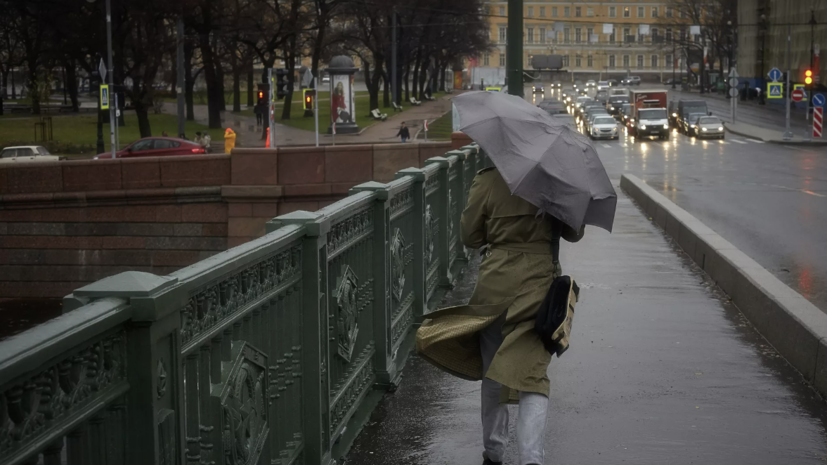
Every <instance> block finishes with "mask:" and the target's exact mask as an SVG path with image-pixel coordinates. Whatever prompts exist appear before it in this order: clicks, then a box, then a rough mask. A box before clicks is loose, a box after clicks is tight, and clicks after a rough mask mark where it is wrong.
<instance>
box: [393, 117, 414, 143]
mask: <svg viewBox="0 0 827 465" xmlns="http://www.w3.org/2000/svg"><path fill="white" fill-rule="evenodd" d="M396 137H401V138H402V142H403V143H405V142H407V141H408V139H410V138H411V131H409V130H408V126H405V122H404V121H403V122H402V126H401V127H400V128H399V132H398V133H396Z"/></svg>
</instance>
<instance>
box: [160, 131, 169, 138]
mask: <svg viewBox="0 0 827 465" xmlns="http://www.w3.org/2000/svg"><path fill="white" fill-rule="evenodd" d="M161 137H169V134H167V132H166V131H163V132H162V133H161Z"/></svg>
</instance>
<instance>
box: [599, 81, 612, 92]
mask: <svg viewBox="0 0 827 465" xmlns="http://www.w3.org/2000/svg"><path fill="white" fill-rule="evenodd" d="M609 87H610V86H609V81H600V82H598V83H597V90H604V89H608V88H609Z"/></svg>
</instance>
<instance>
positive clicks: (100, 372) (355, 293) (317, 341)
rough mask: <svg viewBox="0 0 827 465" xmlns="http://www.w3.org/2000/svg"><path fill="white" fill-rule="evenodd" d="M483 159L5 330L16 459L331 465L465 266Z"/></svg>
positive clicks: (401, 176)
mask: <svg viewBox="0 0 827 465" xmlns="http://www.w3.org/2000/svg"><path fill="white" fill-rule="evenodd" d="M483 160H484V157H483V155H482V154H478V150H477V148H476V147H475V146H469V147H463V149H462V150H459V151H454V152H449V153H448V154H446V156H445V157H436V158H433V159H430V160H428V161H427V162H426V166H425V167H424V168H422V169H418V168H409V169H406V170H402V171H400V172H399V173H398V174H397V176H396V180H395V181H393V182H391V183H388V184H380V183H365V184H362V185H359V186H356V187H355V188H354V189H353V190H352V191H351V195H350V196H349V197H347V198H345V199H343V200H341V201H339V202H336V203H334V204H332V205H330V206H328V207H325V208H323V209H321V210H319V211H317V212H294V213H291V214H288V215H283V216H280V217H278V218H276V219H274V220H273V221H271V222H270V223H268V231H269V232H268V234H267V235H266V236H264V237H261V238H259V239H256V240H254V241H251V242H249V243H247V244H244V245H241V246H239V247H235V248H233V249H231V250H228V251H226V252H223V253H221V254H218V255H215V256H213V257H211V258H209V259H206V260H203V261H201V262H199V263H196V264H195V265H192V266H190V267H187V268H184V269H182V270H180V271H178V272H176V273H173V274H171V275H169V276H155V275H151V274H148V273H141V272H128V273H122V274H120V275H116V276H113V277H110V278H106V279H104V280H101V281H98V282H96V283H93V284H90V285H88V286H85V287H83V288H81V289H78V290H77V291H75V292H74V293H73V294H72V295H70V296H68V297H67V298H66V299H65V301H64V308H65V309H66V311H67V313H66V314H65V315H63V316H61V317H60V318H58V319H56V320H53V321H51V322H48V323H45V324H43V325H41V326H38V327H36V328H33V329H32V330H30V331H27V332H25V333H23V334H20V335H18V336H16V337H14V338H11V339H9V340H6V341H3V342H0V463H3V464H4V465H5V464H26V465H28V464H35V463H44V464H46V465H48V464H52V463H67V464H69V465H76V464H84V465H85V464H92V465H104V464H107V465H108V464H127V463H128V464H131V465H146V464H162V465H166V464H170V465H173V464H174V465H178V464H191V465H196V464H198V465H203V464H227V465H232V464H245V465H247V464H250V465H252V464H259V465H294V464H296V465H299V464H301V465H331V463H332V461H333V457H332V454H333V450H334V444H335V443H336V441H337V440H338V439H339V437H340V436H341V435H342V433H343V432H344V431H345V429H346V427H347V424H348V422H349V421H350V420H351V418H352V417H353V415H354V413H355V412H356V411H357V409H358V408H359V407H360V406H361V404H362V400H363V399H364V398H365V396H366V395H367V393H368V392H369V391H370V390H371V389H373V388H384V389H393V388H394V387H395V386H396V385H397V384H398V383H399V379H400V376H401V370H402V367H403V365H404V362H405V359H406V356H407V352H408V351H409V350H410V345H406V341H408V343H410V341H411V339H410V338H409V336H410V335H411V333H412V329H413V328H414V327H415V326H416V325H417V324H418V322H420V321H421V320H422V318H423V315H425V314H426V313H427V312H428V311H429V309H430V308H432V307H434V306H435V305H437V303H438V301H439V298H440V296H441V295H442V293H441V291H440V289H444V288H446V287H449V286H451V285H452V282H453V280H454V279H455V276H456V272H457V270H458V268H459V267H460V266H461V263H462V261H463V258H464V257H465V256H466V251H465V249H464V247H462V245H461V242H460V234H459V225H460V216H461V212H462V208H463V206H464V204H465V202H466V199H467V191H468V189H469V188H470V185H471V180H472V179H473V175H474V174H475V173H476V170H478V169H480V168H482V166H483Z"/></svg>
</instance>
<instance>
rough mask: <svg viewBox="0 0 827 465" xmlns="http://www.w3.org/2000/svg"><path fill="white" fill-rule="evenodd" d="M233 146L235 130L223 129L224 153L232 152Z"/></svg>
mask: <svg viewBox="0 0 827 465" xmlns="http://www.w3.org/2000/svg"><path fill="white" fill-rule="evenodd" d="M234 148H235V131H233V130H232V129H230V128H227V130H226V131H224V153H232V151H233V149H234Z"/></svg>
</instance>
